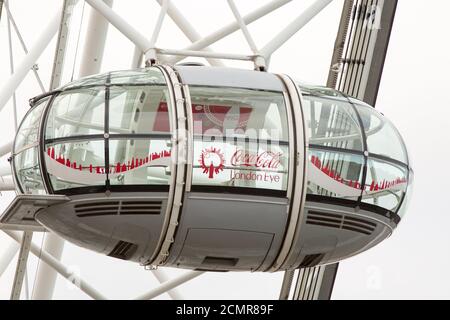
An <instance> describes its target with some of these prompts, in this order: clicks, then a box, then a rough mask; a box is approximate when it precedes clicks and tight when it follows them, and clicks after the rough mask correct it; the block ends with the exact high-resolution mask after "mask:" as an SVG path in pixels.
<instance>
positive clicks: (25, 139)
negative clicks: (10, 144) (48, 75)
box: [14, 98, 49, 153]
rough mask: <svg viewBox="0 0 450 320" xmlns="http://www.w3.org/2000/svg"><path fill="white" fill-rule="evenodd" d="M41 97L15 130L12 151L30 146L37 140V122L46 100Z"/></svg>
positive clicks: (39, 119)
mask: <svg viewBox="0 0 450 320" xmlns="http://www.w3.org/2000/svg"><path fill="white" fill-rule="evenodd" d="M48 100H49V99H48V98H46V99H42V100H41V101H39V102H38V105H37V106H35V107H34V108H33V109H32V110H31V111H30V112H29V113H28V114H27V115H26V116H25V118H24V120H23V122H22V124H21V125H20V128H19V130H18V132H17V136H16V141H15V145H14V152H16V153H17V152H20V151H21V150H24V149H26V148H29V147H32V146H34V145H36V144H37V143H38V142H39V124H40V122H41V117H42V112H43V111H44V108H45V106H46V105H47V101H48Z"/></svg>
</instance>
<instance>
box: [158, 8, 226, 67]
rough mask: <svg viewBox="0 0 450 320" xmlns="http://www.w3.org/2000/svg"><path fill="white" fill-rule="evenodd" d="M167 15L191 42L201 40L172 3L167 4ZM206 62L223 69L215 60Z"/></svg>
mask: <svg viewBox="0 0 450 320" xmlns="http://www.w3.org/2000/svg"><path fill="white" fill-rule="evenodd" d="M156 1H157V2H158V3H159V4H160V5H162V3H163V0H156ZM167 14H168V15H169V17H170V18H171V19H172V20H173V22H175V24H176V25H177V26H178V28H179V29H180V30H181V31H182V32H183V33H184V35H185V36H186V37H187V38H188V39H189V40H190V41H191V42H195V41H199V40H200V39H202V36H201V35H200V34H199V33H198V32H197V30H195V29H194V27H193V26H192V24H191V23H190V22H189V21H188V20H187V19H186V18H185V17H184V16H183V15H182V14H181V12H180V10H178V8H177V7H176V6H175V5H174V4H173V2H172V1H171V2H170V3H169V8H168V10H167ZM204 50H206V51H211V49H209V47H205V48H204ZM207 60H208V62H209V63H210V64H211V65H212V66H216V67H225V65H224V64H223V62H222V61H220V60H215V59H207Z"/></svg>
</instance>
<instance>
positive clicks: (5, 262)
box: [0, 242, 19, 278]
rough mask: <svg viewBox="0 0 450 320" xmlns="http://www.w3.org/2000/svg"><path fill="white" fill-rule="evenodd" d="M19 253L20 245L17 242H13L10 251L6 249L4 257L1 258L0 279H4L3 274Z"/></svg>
mask: <svg viewBox="0 0 450 320" xmlns="http://www.w3.org/2000/svg"><path fill="white" fill-rule="evenodd" d="M18 251H19V245H17V243H16V242H11V244H10V245H9V247H8V249H6V252H5V253H3V256H2V257H1V258H0V278H1V277H2V275H3V273H4V272H5V271H6V269H7V268H8V266H9V265H10V263H11V261H12V260H13V259H14V257H15V256H16V254H17V252H18Z"/></svg>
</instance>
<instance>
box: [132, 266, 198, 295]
mask: <svg viewBox="0 0 450 320" xmlns="http://www.w3.org/2000/svg"><path fill="white" fill-rule="evenodd" d="M203 273H205V272H204V271H189V272H186V273H185V274H183V275H181V276H179V277H177V278H174V279H172V280H169V281H166V282H164V283H162V284H161V285H160V286H158V287H156V288H154V289H152V290H151V291H149V292H147V293H145V294H143V295H140V296H139V297H137V298H135V300H150V299H153V298H156V297H157V296H159V295H161V294H163V293H165V292H167V291H169V290H172V289H174V288H176V287H178V286H180V285H182V284H183V283H186V282H188V281H191V280H192V279H195V278H197V277H199V276H201V275H202V274H203Z"/></svg>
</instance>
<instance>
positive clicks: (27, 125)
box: [13, 98, 49, 194]
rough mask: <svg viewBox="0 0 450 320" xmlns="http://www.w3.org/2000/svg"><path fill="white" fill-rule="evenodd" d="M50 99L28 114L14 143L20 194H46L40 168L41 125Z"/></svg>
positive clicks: (14, 160) (44, 100)
mask: <svg viewBox="0 0 450 320" xmlns="http://www.w3.org/2000/svg"><path fill="white" fill-rule="evenodd" d="M48 100H49V98H45V99H42V100H40V101H38V104H37V105H36V106H35V107H34V108H33V109H32V110H31V111H29V112H28V114H27V115H26V116H25V118H24V120H23V121H22V124H21V125H20V127H19V130H18V133H17V136H16V140H15V143H14V152H13V153H14V159H13V163H14V169H15V173H16V180H17V182H18V185H19V192H23V193H25V194H45V193H46V191H45V187H44V183H43V179H42V175H41V170H40V167H39V142H40V137H39V133H40V130H39V128H40V123H41V118H42V114H43V112H44V110H45V107H46V105H47V103H48Z"/></svg>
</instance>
